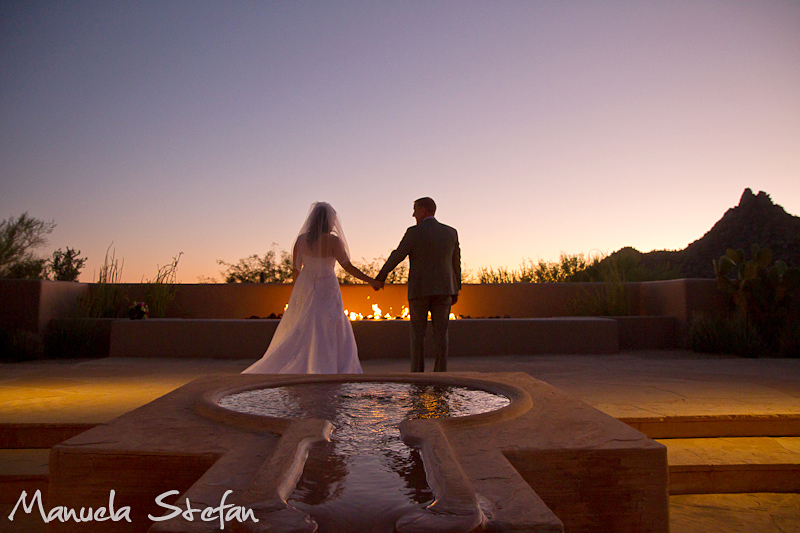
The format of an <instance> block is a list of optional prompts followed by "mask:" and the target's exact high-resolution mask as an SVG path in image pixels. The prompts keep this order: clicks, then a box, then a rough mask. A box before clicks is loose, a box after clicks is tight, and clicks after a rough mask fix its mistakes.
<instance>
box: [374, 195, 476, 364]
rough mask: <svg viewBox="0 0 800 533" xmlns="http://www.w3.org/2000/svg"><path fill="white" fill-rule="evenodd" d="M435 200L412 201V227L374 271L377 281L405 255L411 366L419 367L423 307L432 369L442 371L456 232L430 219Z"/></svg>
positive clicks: (456, 278) (457, 282)
mask: <svg viewBox="0 0 800 533" xmlns="http://www.w3.org/2000/svg"><path fill="white" fill-rule="evenodd" d="M435 213H436V203H435V202H434V201H433V199H431V198H420V199H419V200H417V201H415V202H414V213H413V217H414V218H415V219H416V221H417V225H416V226H411V227H410V228H408V230H406V234H405V235H404V236H403V240H401V241H400V244H399V245H398V246H397V249H396V250H395V251H393V252H392V253H391V255H390V256H389V259H387V260H386V264H385V265H383V268H382V269H381V271H380V273H379V274H378V275H377V276H376V277H375V279H377V280H378V281H380V282H381V283H384V282H385V281H386V276H388V275H389V272H391V271H392V270H393V269H394V268H395V267H396V266H397V265H398V264H399V263H400V261H402V260H403V259H405V258H406V256H407V257H408V258H409V263H410V268H409V273H408V308H409V311H410V312H411V371H412V372H424V371H425V353H424V349H423V346H424V344H423V341H424V340H425V330H426V329H427V326H428V311H430V313H431V323H432V324H433V343H434V353H435V354H436V364H435V365H434V368H433V370H434V372H445V371H447V325H448V320H449V318H450V306H451V305H452V304H454V303H456V301H457V300H458V291H459V289H461V249H460V248H459V246H458V233H457V232H456V230H455V229H454V228H451V227H450V226H445V225H444V224H442V223H440V222H439V221H438V220H436V219H435V218H434V216H433V215H434V214H435Z"/></svg>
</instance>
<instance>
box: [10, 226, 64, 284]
mask: <svg viewBox="0 0 800 533" xmlns="http://www.w3.org/2000/svg"><path fill="white" fill-rule="evenodd" d="M55 226H56V224H55V222H45V221H43V220H39V219H38V218H34V217H31V216H30V215H28V213H23V214H22V215H20V216H19V217H17V218H14V217H10V218H8V219H6V220H3V221H0V278H10V277H14V278H20V277H26V276H29V275H30V276H32V277H38V278H41V277H43V274H44V267H45V262H46V260H45V259H38V258H36V257H35V256H34V255H33V250H34V249H36V248H39V247H40V246H43V245H44V244H46V243H47V238H46V235H48V234H49V233H52V232H53V229H54V228H55Z"/></svg>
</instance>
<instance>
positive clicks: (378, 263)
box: [336, 257, 408, 285]
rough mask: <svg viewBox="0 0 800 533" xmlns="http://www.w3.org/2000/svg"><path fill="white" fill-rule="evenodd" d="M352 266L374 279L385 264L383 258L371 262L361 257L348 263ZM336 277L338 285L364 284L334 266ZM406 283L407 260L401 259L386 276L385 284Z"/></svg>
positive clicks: (337, 266)
mask: <svg viewBox="0 0 800 533" xmlns="http://www.w3.org/2000/svg"><path fill="white" fill-rule="evenodd" d="M350 262H351V263H352V264H353V266H355V267H356V268H358V269H359V270H360V271H361V272H363V273H364V274H366V275H367V276H370V277H373V278H374V277H375V276H377V275H378V273H379V272H380V271H381V268H383V265H384V263H386V258H385V257H377V258H375V259H373V260H372V261H367V260H366V259H364V258H363V257H362V258H361V261H353V260H351V261H350ZM336 277H337V278H338V279H339V283H342V284H345V285H349V284H355V283H364V282H363V281H361V280H357V279H356V278H354V277H353V276H351V275H350V274H348V273H347V272H345V271H344V270H343V269H342V268H341V267H340V266H339V265H338V264H337V265H336ZM406 282H408V258H406V259H403V260H402V261H400V264H398V265H397V266H396V267H395V268H394V269H393V270H392V271H391V272H389V275H388V276H386V283H388V284H392V283H406Z"/></svg>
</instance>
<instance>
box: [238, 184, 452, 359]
mask: <svg viewBox="0 0 800 533" xmlns="http://www.w3.org/2000/svg"><path fill="white" fill-rule="evenodd" d="M435 213H436V203H435V202H434V201H433V200H432V199H431V198H427V197H426V198H420V199H418V200H416V201H415V202H414V211H413V215H412V216H413V217H414V219H415V220H416V225H414V226H411V227H410V228H408V230H407V231H406V233H405V235H404V236H403V239H402V240H401V241H400V244H399V245H398V246H397V249H396V250H394V251H393V252H392V253H391V255H389V259H387V260H386V264H384V265H383V268H381V271H380V272H379V273H378V275H377V276H376V277H375V278H371V277H369V276H367V275H366V274H364V273H363V272H361V270H359V269H358V268H356V267H355V266H354V265H353V264H352V263H351V262H350V255H349V250H348V247H347V241H346V240H345V238H344V232H343V231H342V226H341V222H340V221H339V217H338V216H337V214H336V211H335V210H334V209H333V207H331V205H330V204H328V203H325V202H316V203H314V204H313V205H312V206H311V211H310V212H309V215H308V217H307V218H306V221H305V223H304V224H303V226H302V228H301V230H300V234H299V235H298V237H297V240H296V241H295V244H294V247H293V249H292V268H293V273H294V288H293V289H292V295H291V297H290V299H289V306H288V307H287V308H286V311H285V312H284V314H283V318H282V319H281V321H280V324H279V325H278V328H277V329H276V330H275V334H274V335H273V337H272V341H271V342H270V345H269V348H268V349H267V352H266V353H265V354H264V356H263V357H262V358H261V359H259V360H258V361H256V362H255V363H254V364H253V365H251V366H249V367H248V368H247V369H245V370H244V371H243V373H248V374H360V373H362V370H361V363H360V362H359V360H358V349H357V347H356V341H355V337H354V336H353V328H352V326H351V325H350V321H349V320H348V318H347V317H346V316H345V314H344V307H343V304H342V293H341V291H340V289H339V280H338V279H337V278H336V274H335V271H334V268H335V266H336V263H337V262H338V263H339V264H340V265H341V266H342V268H343V269H344V270H345V272H347V273H349V274H351V275H352V276H353V277H355V278H357V279H360V280H361V281H365V282H367V283H369V284H370V285H371V286H372V287H373V288H374V289H375V290H376V291H377V290H380V289H382V288H383V285H384V282H385V280H386V276H388V275H389V272H391V271H392V270H393V269H394V268H395V267H396V266H397V265H398V264H399V263H400V262H401V261H402V260H403V259H405V258H406V257H408V258H409V274H408V308H409V312H410V315H411V371H412V372H423V371H424V370H425V358H424V350H423V341H424V339H425V330H426V328H427V323H428V312H430V315H431V324H432V326H433V340H434V353H435V355H436V363H435V365H434V371H435V372H444V371H446V370H447V326H448V320H449V316H450V306H451V305H452V304H455V303H456V301H457V300H458V291H459V290H460V288H461V250H460V248H459V245H458V233H457V232H456V230H455V229H454V228H451V227H450V226H447V225H445V224H442V223H440V222H439V221H438V220H436V218H435V217H434V215H435Z"/></svg>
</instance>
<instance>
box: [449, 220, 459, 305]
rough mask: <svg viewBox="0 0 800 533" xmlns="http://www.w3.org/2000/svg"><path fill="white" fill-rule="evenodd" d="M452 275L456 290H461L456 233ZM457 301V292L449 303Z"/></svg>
mask: <svg viewBox="0 0 800 533" xmlns="http://www.w3.org/2000/svg"><path fill="white" fill-rule="evenodd" d="M453 275H454V276H455V278H456V291H460V290H461V247H460V246H459V245H458V233H456V245H455V248H453ZM457 301H458V292H456V293H455V294H454V295H453V296H452V302H451V304H455V303H456V302H457Z"/></svg>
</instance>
